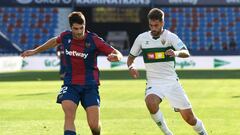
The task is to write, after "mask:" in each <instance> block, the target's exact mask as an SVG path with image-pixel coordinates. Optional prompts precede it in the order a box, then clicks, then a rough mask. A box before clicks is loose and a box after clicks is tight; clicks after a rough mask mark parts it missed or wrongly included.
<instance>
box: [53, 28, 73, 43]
mask: <svg viewBox="0 0 240 135" xmlns="http://www.w3.org/2000/svg"><path fill="white" fill-rule="evenodd" d="M70 33H71V32H70V31H64V32H62V33H61V34H60V35H58V36H57V40H56V41H57V43H58V44H60V43H62V39H63V37H64V36H65V35H67V34H70Z"/></svg>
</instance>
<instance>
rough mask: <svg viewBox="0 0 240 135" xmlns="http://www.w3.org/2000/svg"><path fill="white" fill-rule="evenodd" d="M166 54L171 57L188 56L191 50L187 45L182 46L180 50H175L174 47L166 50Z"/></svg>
mask: <svg viewBox="0 0 240 135" xmlns="http://www.w3.org/2000/svg"><path fill="white" fill-rule="evenodd" d="M165 55H168V56H170V57H180V58H188V57H189V56H190V54H189V51H188V50H187V48H185V47H183V48H181V49H180V50H179V51H174V50H172V49H169V50H167V51H166V52H165Z"/></svg>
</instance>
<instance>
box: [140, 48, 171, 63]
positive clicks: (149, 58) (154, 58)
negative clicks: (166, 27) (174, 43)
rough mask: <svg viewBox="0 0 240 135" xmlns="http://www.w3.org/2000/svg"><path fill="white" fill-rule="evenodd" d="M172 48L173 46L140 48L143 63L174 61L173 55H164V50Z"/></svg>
mask: <svg viewBox="0 0 240 135" xmlns="http://www.w3.org/2000/svg"><path fill="white" fill-rule="evenodd" d="M168 49H173V50H175V49H174V48H173V47H166V48H146V49H145V48H142V53H143V60H144V63H155V62H167V61H174V62H175V58H174V57H169V56H167V55H165V52H166V50H168Z"/></svg>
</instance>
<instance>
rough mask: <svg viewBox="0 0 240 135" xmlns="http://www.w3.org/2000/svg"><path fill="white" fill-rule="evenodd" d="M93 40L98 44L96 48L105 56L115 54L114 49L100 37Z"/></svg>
mask: <svg viewBox="0 0 240 135" xmlns="http://www.w3.org/2000/svg"><path fill="white" fill-rule="evenodd" d="M93 40H94V42H95V44H96V47H97V49H98V51H99V52H100V53H103V54H104V55H106V56H107V55H109V54H110V53H112V52H113V50H114V49H113V47H112V46H110V45H109V44H108V43H106V42H105V41H104V40H103V39H102V38H100V37H98V36H94V37H93Z"/></svg>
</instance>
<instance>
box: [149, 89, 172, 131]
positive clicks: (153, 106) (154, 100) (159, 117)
mask: <svg viewBox="0 0 240 135" xmlns="http://www.w3.org/2000/svg"><path fill="white" fill-rule="evenodd" d="M160 97H161V94H160V93H158V91H156V90H155V89H154V88H153V87H148V88H147V89H146V97H145V103H146V106H147V108H148V111H149V112H150V114H151V117H152V119H153V120H154V121H155V122H156V124H157V125H158V127H159V128H160V129H161V130H162V132H163V133H164V134H165V135H172V132H171V131H170V130H169V128H168V127H167V124H166V122H165V120H164V117H163V114H162V113H161V111H160V109H159V104H160V103H161V101H162V99H161V98H160ZM162 97H163V96H162Z"/></svg>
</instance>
